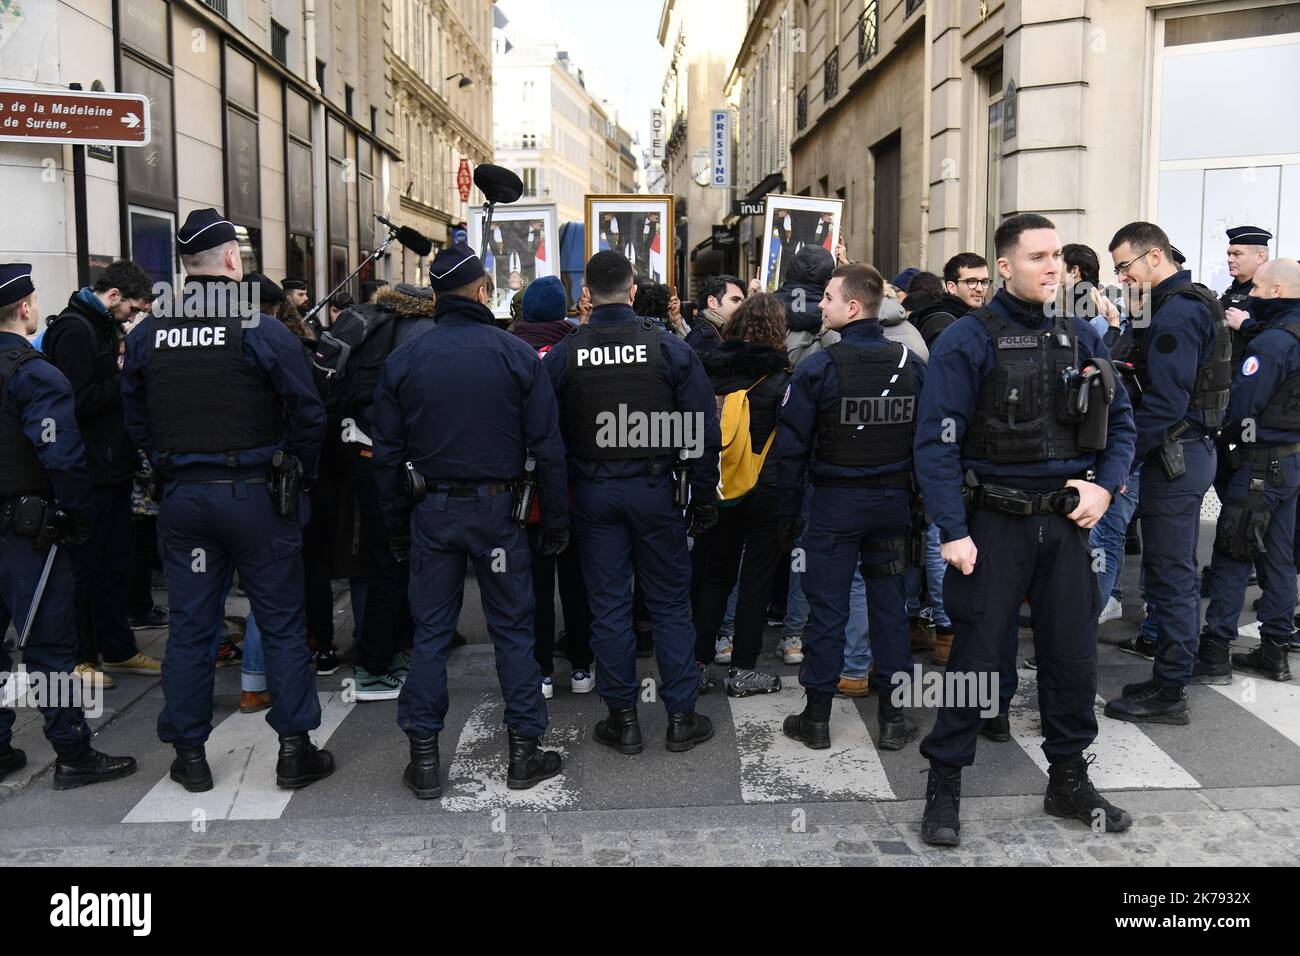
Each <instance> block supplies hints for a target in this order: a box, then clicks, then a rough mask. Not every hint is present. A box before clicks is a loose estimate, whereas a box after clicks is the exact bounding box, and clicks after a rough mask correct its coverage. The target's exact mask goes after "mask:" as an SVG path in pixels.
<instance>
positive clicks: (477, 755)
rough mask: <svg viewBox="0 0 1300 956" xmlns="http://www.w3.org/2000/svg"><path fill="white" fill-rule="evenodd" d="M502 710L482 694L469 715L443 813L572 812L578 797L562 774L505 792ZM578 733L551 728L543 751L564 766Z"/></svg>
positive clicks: (494, 698)
mask: <svg viewBox="0 0 1300 956" xmlns="http://www.w3.org/2000/svg"><path fill="white" fill-rule="evenodd" d="M503 709H504V705H503V704H502V703H501V698H500V696H499V695H497V694H493V693H486V694H484V695H483V697H482V699H481V700H480V701H479V702H478V704H476V705H475V706H474V709H473V710H472V711H471V712H470V715H469V719H467V720H466V721H465V726H464V727H462V728H461V731H460V739H459V740H457V741H456V752H455V755H454V756H453V757H452V760H451V767H450V769H449V770H448V772H447V785H446V786H444V787H443V797H442V808H443V809H444V810H451V811H453V812H456V813H481V812H484V811H491V810H566V809H576V808H577V806H578V802H579V800H580V799H581V797H582V794H581V793H580V792H579V790H578V788H577V787H576V786H574V785H573V783H572V778H571V776H570V775H569V772H568V770H567V769H565V770H561V772H560V773H559V774H557V775H556V776H554V777H552V778H551V779H550V780H543V781H542V782H541V783H539V784H538V785H537V786H535V787H532V788H531V789H528V790H511V789H510V788H509V787H507V786H506V765H507V761H506V754H507V753H508V751H509V744H508V736H507V731H506V728H505V726H504V725H503V724H502V722H501V714H502V711H503ZM579 733H580V729H579V728H578V727H556V726H552V727H550V728H549V729H548V730H547V732H546V739H545V748H546V749H547V750H554V751H556V752H558V753H559V754H560V756H561V757H563V758H565V760H566V763H567V760H568V758H569V757H570V755H571V753H572V751H573V748H574V745H575V744H576V743H577V741H578V736H579Z"/></svg>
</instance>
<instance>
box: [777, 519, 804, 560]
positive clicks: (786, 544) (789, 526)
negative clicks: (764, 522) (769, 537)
mask: <svg viewBox="0 0 1300 956" xmlns="http://www.w3.org/2000/svg"><path fill="white" fill-rule="evenodd" d="M801 534H803V517H802V516H801V515H790V516H789V517H788V518H787V517H783V518H779V519H778V520H777V523H776V540H777V543H778V544H779V545H780V546H781V550H782V552H786V551H790V550H793V548H794V543H795V542H796V541H798V540H799V536H800V535H801Z"/></svg>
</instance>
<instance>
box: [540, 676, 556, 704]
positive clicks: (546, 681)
mask: <svg viewBox="0 0 1300 956" xmlns="http://www.w3.org/2000/svg"><path fill="white" fill-rule="evenodd" d="M542 696H543V697H545V698H546V699H547V700H551V699H552V698H553V697H554V696H555V681H553V680H551V678H549V677H543V678H542Z"/></svg>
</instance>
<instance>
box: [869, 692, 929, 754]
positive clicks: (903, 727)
mask: <svg viewBox="0 0 1300 956" xmlns="http://www.w3.org/2000/svg"><path fill="white" fill-rule="evenodd" d="M876 714H877V716H878V718H879V720H880V741H879V743H877V745H876V746H878V747H879V748H880V749H881V750H902V749H903V748H904V747H906V746H907V744H908V741H911V740H915V739H916V737H917V735H918V734H919V733H920V732H921V728H919V727H918V726H917V725H916V721H914V720H912V719H911V718H909V717H907V716H906V715H905V714H904V713H903V709H902V708H901V707H895V706H894V702H893V701H891V700H890V699H889V695H888V694H881V695H880V701H879V704H878V705H877V709H876Z"/></svg>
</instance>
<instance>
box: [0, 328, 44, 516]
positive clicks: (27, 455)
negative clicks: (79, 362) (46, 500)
mask: <svg viewBox="0 0 1300 956" xmlns="http://www.w3.org/2000/svg"><path fill="white" fill-rule="evenodd" d="M32 361H39V362H46V361H49V360H48V359H47V358H46V357H45V356H44V355H42V354H41V353H40V352H38V351H36V349H34V348H32V347H31V346H30V345H28V346H20V347H18V348H14V349H9V350H8V351H7V352H0V497H4V498H10V497H14V496H16V495H22V494H48V493H49V492H50V490H51V487H52V486H51V484H50V476H49V475H48V474H46V471H45V467H44V466H43V465H42V464H41V460H40V458H39V457H37V454H36V446H35V445H33V444H32V443H31V441H29V440H28V438H27V435H26V433H25V432H24V431H23V421H22V416H21V414H20V413H19V410H18V404H17V403H16V402H14V401H13V400H12V399H11V398H10V397H9V380H10V379H11V378H13V376H14V373H15V372H17V371H18V369H19V368H21V367H22V366H23V365H25V364H26V363H28V362H32Z"/></svg>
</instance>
